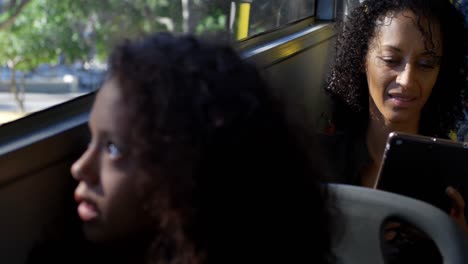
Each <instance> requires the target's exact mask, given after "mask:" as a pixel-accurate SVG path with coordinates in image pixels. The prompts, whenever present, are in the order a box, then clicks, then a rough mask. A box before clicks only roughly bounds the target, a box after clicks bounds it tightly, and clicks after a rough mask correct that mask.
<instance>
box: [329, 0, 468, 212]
mask: <svg viewBox="0 0 468 264" xmlns="http://www.w3.org/2000/svg"><path fill="white" fill-rule="evenodd" d="M466 43H467V42H466V29H465V28H464V26H463V18H462V16H461V15H460V14H459V13H458V12H457V11H456V9H455V8H454V7H453V6H452V5H451V4H450V3H449V1H444V0H382V1H365V2H364V3H363V4H362V5H361V6H359V7H357V8H356V9H355V10H354V12H352V13H351V15H350V16H349V17H348V20H347V21H346V23H345V24H344V25H343V30H342V31H341V32H340V36H339V38H338V40H337V50H336V52H337V54H336V60H335V65H334V66H333V68H332V71H331V75H330V77H329V80H328V86H327V87H326V90H327V92H328V93H329V94H330V96H331V98H332V100H333V103H334V113H333V120H332V124H333V125H334V126H336V131H338V132H336V133H335V135H334V136H333V137H331V139H332V140H333V141H336V142H333V144H330V145H329V146H327V147H328V148H329V149H330V150H331V151H330V154H331V155H333V156H332V158H333V161H334V163H335V166H334V167H335V168H337V170H335V172H334V175H335V178H336V180H338V181H340V182H344V183H349V184H356V185H363V186H368V187H372V186H374V184H375V180H376V176H377V172H378V168H379V166H380V162H381V158H382V154H383V151H384V147H385V143H386V139H387V136H388V134H389V133H390V132H392V131H401V132H408V133H413V134H422V135H426V136H433V137H441V138H447V137H448V134H449V132H450V131H453V130H456V128H457V122H458V121H460V120H462V118H463V109H464V106H463V96H466V93H467V92H466V90H467V79H466V65H467V64H466V57H465V54H466ZM337 148H340V149H339V150H338V149H337ZM342 148H345V150H343V149H342ZM339 155H341V156H339ZM450 190H451V191H450V192H452V191H455V190H453V189H450ZM455 192H456V191H455ZM451 197H453V198H454V199H455V201H456V202H457V205H458V206H457V209H461V208H460V207H461V205H462V204H461V203H462V201H461V200H459V199H456V198H458V197H455V196H451Z"/></svg>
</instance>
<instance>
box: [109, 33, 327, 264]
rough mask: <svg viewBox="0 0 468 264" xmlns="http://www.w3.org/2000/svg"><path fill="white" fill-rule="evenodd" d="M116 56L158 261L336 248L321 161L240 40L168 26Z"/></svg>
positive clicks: (286, 256)
mask: <svg viewBox="0 0 468 264" xmlns="http://www.w3.org/2000/svg"><path fill="white" fill-rule="evenodd" d="M109 65H110V71H109V72H110V73H109V78H115V80H117V83H118V84H119V85H118V87H119V89H120V90H121V91H122V93H123V95H124V98H126V103H125V105H122V107H125V108H127V109H128V110H127V112H128V113H129V114H130V115H131V117H130V118H131V120H132V124H133V127H132V131H131V132H132V149H133V154H132V155H134V157H135V159H136V160H138V161H139V162H140V163H139V167H140V169H141V171H142V172H143V174H144V175H145V176H144V177H142V179H140V180H139V182H140V184H139V185H138V186H140V188H139V189H138V191H139V192H141V195H142V199H143V200H144V201H145V209H146V210H147V211H148V212H149V213H150V214H151V217H152V219H153V220H154V227H155V230H154V232H155V240H154V242H153V243H152V246H151V249H150V256H149V258H150V262H151V263H196V264H198V263H240V262H245V261H247V262H258V263H260V262H262V263H265V262H270V261H273V260H279V261H283V262H285V261H286V262H304V261H307V260H309V261H310V262H314V263H328V261H329V260H330V259H332V254H331V249H330V245H331V233H330V226H331V222H330V218H329V211H328V205H327V201H328V200H327V192H326V190H325V189H324V188H323V187H321V185H320V184H319V182H320V179H319V177H320V175H322V174H321V170H319V169H318V160H315V159H313V160H311V159H309V158H308V157H310V156H308V155H305V152H304V148H303V147H302V146H301V144H299V142H298V140H297V139H296V138H297V137H296V135H293V134H294V133H293V132H292V131H293V129H292V128H291V126H289V124H287V122H286V120H285V118H283V114H282V113H281V112H282V111H281V107H279V105H277V104H276V103H275V102H273V100H270V97H269V96H268V93H267V89H266V86H265V83H264V81H263V80H262V78H261V77H260V75H259V73H258V72H257V70H256V69H255V67H254V66H253V65H251V64H249V63H248V62H245V61H243V60H242V59H241V58H240V57H239V56H238V55H237V54H236V52H235V51H234V50H233V49H232V48H231V47H229V46H228V45H224V44H215V43H209V42H205V41H202V40H199V39H196V38H194V37H192V36H179V37H175V36H172V35H170V34H168V33H159V34H156V35H154V36H151V37H148V38H146V39H144V40H142V41H134V42H130V41H127V42H124V43H123V44H121V45H119V46H117V47H116V48H115V49H114V51H113V53H112V55H111V57H110V63H109ZM307 156H308V157H307Z"/></svg>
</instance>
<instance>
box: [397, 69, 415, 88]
mask: <svg viewBox="0 0 468 264" xmlns="http://www.w3.org/2000/svg"><path fill="white" fill-rule="evenodd" d="M415 74H416V73H415V71H414V69H413V67H412V65H411V64H410V63H406V64H405V65H404V68H403V69H402V70H401V71H400V73H399V74H398V76H397V83H398V84H399V85H401V86H402V87H403V88H410V87H412V85H413V84H414V81H415V78H416V76H415Z"/></svg>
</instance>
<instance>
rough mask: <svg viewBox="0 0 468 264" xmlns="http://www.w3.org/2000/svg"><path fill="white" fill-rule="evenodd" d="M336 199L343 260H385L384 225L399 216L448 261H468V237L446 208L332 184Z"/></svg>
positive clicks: (376, 263)
mask: <svg viewBox="0 0 468 264" xmlns="http://www.w3.org/2000/svg"><path fill="white" fill-rule="evenodd" d="M328 186H329V187H330V192H331V193H332V195H334V197H335V198H336V206H337V209H338V212H339V214H340V216H339V217H341V218H342V219H340V221H344V222H343V223H344V228H343V230H342V233H340V234H339V237H338V238H337V239H336V241H335V242H334V247H333V249H334V252H335V254H336V256H337V258H338V259H339V263H343V264H348V263H359V264H367V263H372V264H379V263H384V260H383V255H382V250H381V242H380V241H381V226H382V224H383V223H384V222H385V220H386V219H388V218H390V217H397V218H399V219H401V220H405V221H407V222H408V223H410V224H412V225H414V226H415V227H417V228H419V229H420V230H421V231H423V232H424V233H426V234H427V235H428V236H429V237H430V238H431V239H432V240H433V241H434V242H435V244H436V245H437V247H438V248H439V251H440V253H441V255H442V257H443V260H444V263H445V264H447V263H450V264H462V263H468V247H467V246H468V243H467V242H468V239H467V237H466V236H465V235H464V234H463V232H462V231H461V228H460V227H459V226H458V225H457V224H456V222H455V221H453V220H452V219H451V218H450V216H449V215H447V214H446V213H444V212H443V211H442V210H440V209H438V208H436V207H434V206H432V205H430V204H427V203H425V202H422V201H419V200H415V199H412V198H409V197H406V196H402V195H398V194H394V193H389V192H385V191H381V190H375V189H370V188H364V187H358V186H351V185H344V184H329V185H328Z"/></svg>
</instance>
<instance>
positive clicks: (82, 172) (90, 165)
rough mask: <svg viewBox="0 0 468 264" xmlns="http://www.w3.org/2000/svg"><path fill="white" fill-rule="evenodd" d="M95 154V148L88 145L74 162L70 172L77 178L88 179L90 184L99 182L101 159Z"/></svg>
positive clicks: (78, 179)
mask: <svg viewBox="0 0 468 264" xmlns="http://www.w3.org/2000/svg"><path fill="white" fill-rule="evenodd" d="M95 156H96V154H95V150H93V148H92V147H88V149H86V151H85V152H84V153H83V154H82V155H81V157H80V158H79V159H78V160H77V161H75V162H74V163H73V165H72V166H71V168H70V172H71V174H72V176H73V178H74V179H75V180H77V181H86V182H88V183H89V184H95V183H97V181H98V179H99V177H98V169H97V167H98V166H97V165H98V164H97V163H98V162H99V159H98V158H97V157H95Z"/></svg>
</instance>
